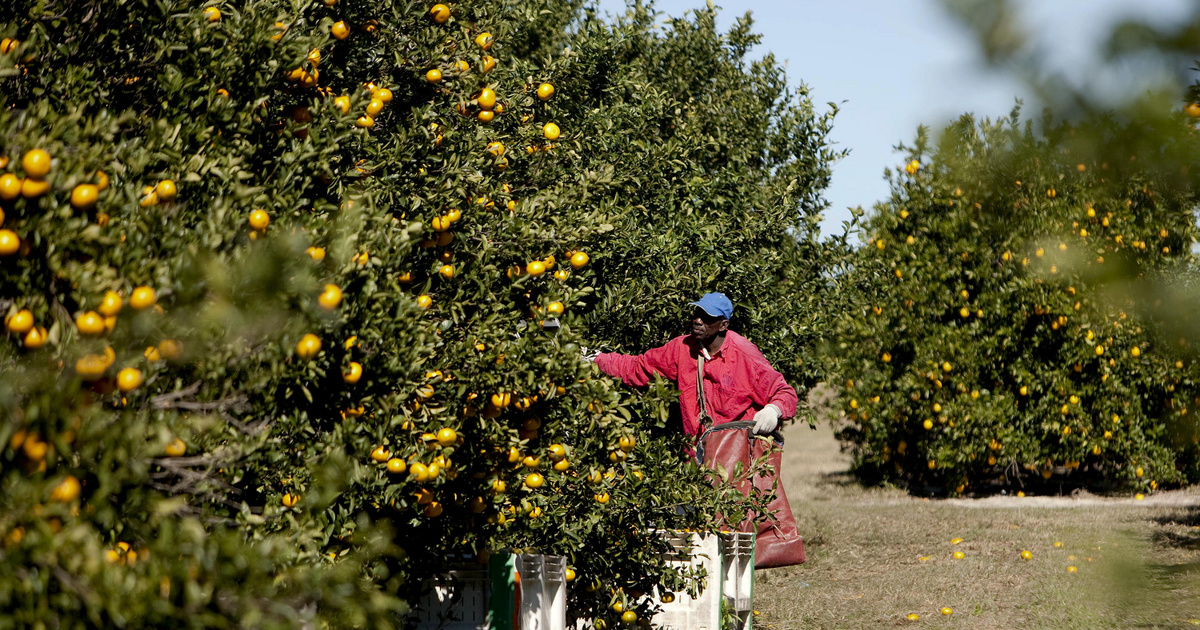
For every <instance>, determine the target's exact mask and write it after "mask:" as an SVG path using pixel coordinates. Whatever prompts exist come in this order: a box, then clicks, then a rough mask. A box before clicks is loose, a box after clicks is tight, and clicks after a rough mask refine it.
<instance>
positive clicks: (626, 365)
mask: <svg viewBox="0 0 1200 630" xmlns="http://www.w3.org/2000/svg"><path fill="white" fill-rule="evenodd" d="M700 355H701V348H700V344H699V342H697V341H696V340H695V339H694V338H693V337H692V336H691V335H684V336H680V337H676V338H674V339H672V340H670V341H668V342H667V343H666V345H663V346H661V347H658V348H654V349H653V350H649V351H647V352H646V353H645V354H639V355H626V354H617V353H604V354H601V355H599V356H598V357H596V366H597V367H599V368H600V370H601V371H602V372H604V373H605V374H608V375H609V376H614V377H616V378H619V379H621V381H622V382H624V383H625V384H626V385H629V386H632V387H645V386H646V385H649V384H650V381H652V380H653V379H654V376H655V375H661V376H662V377H663V378H666V379H668V380H671V381H674V382H675V385H676V387H678V388H679V410H680V412H681V415H682V416H683V430H684V432H686V433H687V434H688V435H699V434H700V430H701V427H700V418H699V416H700V408H699V404H698V403H697V400H696V357H697V356H700ZM704 399H705V404H706V405H707V408H708V415H710V416H712V419H713V423H715V424H721V423H724V422H733V421H736V420H753V419H754V414H755V413H757V412H758V411H759V410H760V409H762V408H763V407H765V406H767V405H768V404H772V405H775V406H776V407H778V408H779V412H780V419H785V418H791V417H793V416H795V415H796V400H797V398H796V390H795V389H792V386H791V385H788V384H787V382H786V381H784V379H783V375H782V374H780V373H779V372H776V371H775V369H774V368H772V367H771V364H769V363H767V359H766V358H765V357H763V355H762V352H759V350H758V347H757V346H755V345H754V344H753V343H750V341H749V340H748V339H746V338H745V337H743V336H741V335H739V334H737V333H735V332H733V331H728V332H726V333H725V342H724V343H722V344H721V349H720V350H718V351H717V353H716V354H715V355H713V356H712V357H711V358H709V359H706V360H705V362H704Z"/></svg>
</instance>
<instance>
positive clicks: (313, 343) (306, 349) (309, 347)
mask: <svg viewBox="0 0 1200 630" xmlns="http://www.w3.org/2000/svg"><path fill="white" fill-rule="evenodd" d="M320 351H321V338H320V337H318V336H316V335H314V334H312V333H307V334H305V335H304V336H303V337H301V338H300V341H299V342H298V343H297V344H296V355H297V356H299V357H300V358H301V359H311V358H313V357H315V356H317V353H318V352H320Z"/></svg>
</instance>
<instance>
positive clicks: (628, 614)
mask: <svg viewBox="0 0 1200 630" xmlns="http://www.w3.org/2000/svg"><path fill="white" fill-rule="evenodd" d="M637 620H638V616H637V613H635V612H633V611H632V610H626V611H625V612H623V613H621V621H623V622H625V623H630V624H631V623H635V622H637Z"/></svg>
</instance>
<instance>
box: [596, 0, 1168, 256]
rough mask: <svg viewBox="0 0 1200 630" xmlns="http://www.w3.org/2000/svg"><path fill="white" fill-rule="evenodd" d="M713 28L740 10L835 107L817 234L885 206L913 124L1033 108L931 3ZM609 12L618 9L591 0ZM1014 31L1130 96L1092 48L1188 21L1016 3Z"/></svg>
mask: <svg viewBox="0 0 1200 630" xmlns="http://www.w3.org/2000/svg"><path fill="white" fill-rule="evenodd" d="M714 2H715V3H716V5H717V7H718V9H719V10H720V13H719V22H718V23H719V24H720V25H721V27H722V28H723V29H728V27H729V25H730V24H731V23H732V22H733V21H734V20H735V19H736V18H738V17H740V16H741V15H743V14H745V13H746V12H747V11H751V12H752V13H753V16H754V19H755V31H756V32H758V33H761V34H762V35H763V40H762V45H761V46H760V47H759V48H758V49H757V50H756V51H755V54H754V56H755V57H761V56H763V55H764V54H765V53H766V52H767V51H770V52H773V53H774V54H775V56H776V57H777V58H778V59H780V60H781V61H783V62H785V63H786V64H787V74H788V79H789V81H790V82H791V83H792V84H793V85H798V84H799V83H800V82H804V83H806V84H808V85H809V86H810V87H811V88H812V93H813V97H814V98H815V100H816V101H817V102H818V103H827V102H836V103H838V106H839V107H840V112H839V113H838V116H837V119H836V120H835V122H834V129H833V134H832V139H833V141H834V142H835V143H836V144H837V145H838V146H839V147H843V148H848V149H850V151H851V153H850V155H849V157H847V158H845V159H844V160H842V161H841V162H839V163H838V164H837V165H836V166H835V167H834V171H833V181H832V183H831V184H830V187H829V189H828V191H827V192H826V198H827V199H828V200H829V202H830V204H831V207H830V209H829V210H828V211H827V212H826V213H825V217H824V222H823V224H822V228H823V230H822V231H823V232H825V233H830V232H840V231H841V227H840V226H841V223H842V222H843V221H845V220H847V219H848V218H849V217H850V212H849V210H848V208H851V207H854V206H862V207H863V208H865V209H869V208H870V207H871V206H872V205H873V204H874V203H875V202H877V201H880V200H883V199H886V198H887V196H888V186H887V183H886V182H885V181H884V179H883V169H884V168H886V167H888V166H895V165H897V164H899V162H900V159H901V156H900V155H899V154H897V153H896V152H895V151H894V147H895V146H896V145H897V144H898V143H900V142H904V143H908V144H911V140H912V138H913V137H914V135H915V133H916V129H917V126H918V125H921V124H927V125H930V126H931V127H933V128H935V129H937V128H939V127H940V126H941V125H942V124H944V123H945V122H948V121H949V120H952V119H953V118H956V117H958V116H959V115H961V114H963V113H967V112H971V113H974V114H975V115H976V116H977V117H985V116H986V117H996V116H1001V115H1005V114H1007V113H1008V112H1009V110H1011V109H1012V106H1013V104H1014V103H1015V100H1016V99H1017V98H1021V99H1022V100H1023V101H1024V103H1025V105H1024V107H1025V109H1024V111H1025V112H1026V113H1028V114H1034V113H1036V112H1037V111H1039V109H1040V108H1038V105H1037V104H1036V103H1034V102H1033V100H1032V98H1031V97H1030V95H1029V93H1028V91H1027V90H1026V89H1025V88H1024V86H1023V85H1022V84H1021V83H1020V82H1019V81H1017V80H1015V79H1014V78H1012V77H1007V76H1003V75H1000V74H997V73H996V72H991V71H986V70H984V69H983V68H982V64H981V60H980V54H979V52H978V47H977V45H976V43H975V40H974V39H973V36H972V35H971V34H970V33H968V32H967V31H966V29H965V28H964V27H963V26H961V25H960V24H959V23H957V22H956V21H955V20H954V19H953V18H952V16H950V15H948V14H947V13H946V12H945V10H944V9H943V8H942V7H941V5H940V4H939V3H938V2H936V0H890V1H885V0H757V1H752V0H714ZM599 5H600V8H601V10H603V11H608V12H612V13H619V12H621V11H623V10H624V7H625V1H624V0H599ZM704 6H705V0H659V1H658V2H656V3H655V9H656V10H658V11H659V12H661V13H664V14H666V15H671V16H678V15H682V14H683V12H685V11H687V10H690V9H695V8H703V7H704ZM1020 6H1021V7H1022V17H1023V24H1024V25H1025V26H1026V27H1028V31H1029V35H1030V36H1031V37H1033V38H1034V41H1035V43H1036V46H1037V51H1038V55H1039V57H1041V58H1042V59H1044V60H1045V61H1046V63H1047V65H1048V66H1049V67H1050V68H1052V69H1057V70H1061V71H1062V72H1063V74H1064V76H1065V80H1068V81H1071V82H1072V83H1074V84H1076V85H1078V86H1091V87H1098V88H1100V89H1102V90H1103V89H1107V91H1109V92H1115V91H1128V90H1129V86H1130V83H1129V80H1130V77H1128V76H1126V75H1127V74H1128V69H1125V70H1126V75H1122V74H1121V72H1120V70H1117V71H1113V70H1111V69H1106V68H1102V67H1101V62H1100V60H1099V59H1098V57H1097V55H1096V47H1097V46H1098V44H1099V43H1100V41H1101V39H1102V37H1103V36H1104V35H1105V34H1106V33H1107V32H1108V28H1109V27H1110V26H1111V25H1112V24H1113V22H1114V21H1116V20H1118V19H1120V18H1125V17H1131V16H1138V17H1145V18H1149V19H1151V20H1153V21H1155V22H1159V23H1169V22H1170V21H1171V20H1172V19H1178V18H1179V17H1181V16H1183V15H1187V14H1188V13H1189V11H1190V7H1191V2H1190V1H1189V0H1139V1H1138V2H1134V1H1132V0H1042V1H1037V0H1024V1H1023V2H1020Z"/></svg>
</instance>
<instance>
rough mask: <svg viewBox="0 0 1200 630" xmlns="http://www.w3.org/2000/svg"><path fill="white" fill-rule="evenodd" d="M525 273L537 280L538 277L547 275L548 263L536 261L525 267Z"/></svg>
mask: <svg viewBox="0 0 1200 630" xmlns="http://www.w3.org/2000/svg"><path fill="white" fill-rule="evenodd" d="M525 272H526V273H528V274H529V275H531V276H533V277H535V278H536V277H537V276H540V275H542V274H544V273H546V263H544V262H542V261H540V260H535V261H533V262H531V263H529V264H528V265H525Z"/></svg>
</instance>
